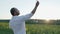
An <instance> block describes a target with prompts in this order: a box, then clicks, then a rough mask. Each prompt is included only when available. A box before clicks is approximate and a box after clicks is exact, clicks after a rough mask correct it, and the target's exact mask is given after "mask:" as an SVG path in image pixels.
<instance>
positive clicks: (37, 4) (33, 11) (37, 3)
mask: <svg viewBox="0 0 60 34" xmlns="http://www.w3.org/2000/svg"><path fill="white" fill-rule="evenodd" d="M38 6H39V1H37V2H36V5H35V7H34V9H33V10H32V12H31V13H32V14H34V13H35V11H36V9H37V7H38Z"/></svg>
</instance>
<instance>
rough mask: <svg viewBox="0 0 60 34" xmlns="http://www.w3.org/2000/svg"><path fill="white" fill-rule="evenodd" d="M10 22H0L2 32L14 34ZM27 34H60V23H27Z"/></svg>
mask: <svg viewBox="0 0 60 34" xmlns="http://www.w3.org/2000/svg"><path fill="white" fill-rule="evenodd" d="M8 25H9V24H8V23H0V34H13V31H12V30H11V29H10V28H9V26H8ZM26 33H27V34H60V25H41V24H26Z"/></svg>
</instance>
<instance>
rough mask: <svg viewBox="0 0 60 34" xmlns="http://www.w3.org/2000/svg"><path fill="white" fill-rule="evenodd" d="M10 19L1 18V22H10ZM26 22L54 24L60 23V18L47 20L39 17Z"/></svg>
mask: <svg viewBox="0 0 60 34" xmlns="http://www.w3.org/2000/svg"><path fill="white" fill-rule="evenodd" d="M9 21H10V20H0V23H1V22H3V23H4V22H5V23H9ZM25 22H26V24H52V25H60V20H50V21H49V22H46V20H39V19H30V20H26V21H25Z"/></svg>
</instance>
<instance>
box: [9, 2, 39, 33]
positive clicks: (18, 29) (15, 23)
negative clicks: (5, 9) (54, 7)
mask: <svg viewBox="0 0 60 34" xmlns="http://www.w3.org/2000/svg"><path fill="white" fill-rule="evenodd" d="M38 6H39V1H37V2H36V5H35V7H34V9H33V10H32V12H31V13H29V14H27V15H22V16H18V15H19V14H20V13H19V10H18V9H17V8H11V10H10V12H11V14H12V16H13V17H12V19H11V20H10V22H9V27H10V28H11V29H12V30H13V32H14V34H26V30H25V20H28V19H29V18H30V17H32V16H33V15H34V13H35V11H36V9H37V7H38Z"/></svg>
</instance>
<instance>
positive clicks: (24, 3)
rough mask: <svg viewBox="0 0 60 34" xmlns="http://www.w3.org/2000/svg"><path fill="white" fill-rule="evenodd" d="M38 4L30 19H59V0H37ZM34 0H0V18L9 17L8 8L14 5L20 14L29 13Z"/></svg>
mask: <svg viewBox="0 0 60 34" xmlns="http://www.w3.org/2000/svg"><path fill="white" fill-rule="evenodd" d="M38 1H39V2H40V5H39V6H38V8H37V10H36V12H35V14H34V16H32V17H31V19H60V0H38ZM35 3H36V0H0V19H11V17H12V16H11V14H10V9H11V8H12V7H16V8H17V9H18V10H19V11H20V15H25V14H28V13H30V12H31V11H32V10H33V8H34V6H35Z"/></svg>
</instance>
